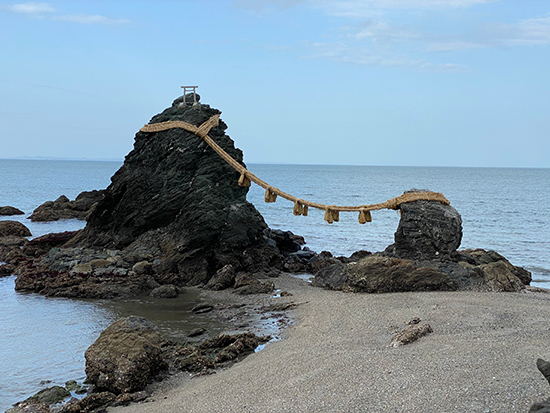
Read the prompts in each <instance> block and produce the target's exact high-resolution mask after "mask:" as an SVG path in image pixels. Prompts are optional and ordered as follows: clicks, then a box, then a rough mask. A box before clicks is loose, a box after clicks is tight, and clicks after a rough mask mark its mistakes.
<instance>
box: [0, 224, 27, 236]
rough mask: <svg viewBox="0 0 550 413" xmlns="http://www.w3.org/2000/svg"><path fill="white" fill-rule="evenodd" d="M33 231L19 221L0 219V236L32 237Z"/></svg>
mask: <svg viewBox="0 0 550 413" xmlns="http://www.w3.org/2000/svg"><path fill="white" fill-rule="evenodd" d="M31 235H32V234H31V231H30V230H29V229H28V228H27V227H26V226H25V225H23V224H22V223H21V222H19V221H0V237H9V236H16V237H30V236H31Z"/></svg>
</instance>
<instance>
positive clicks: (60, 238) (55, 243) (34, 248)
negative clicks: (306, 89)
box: [23, 231, 79, 257]
mask: <svg viewBox="0 0 550 413" xmlns="http://www.w3.org/2000/svg"><path fill="white" fill-rule="evenodd" d="M78 232H79V231H65V232H57V233H52V234H46V235H42V236H41V237H37V238H33V239H32V240H30V241H29V242H27V243H26V244H25V246H24V247H23V253H24V254H25V255H27V256H31V257H40V256H42V255H44V254H46V253H47V252H48V251H50V250H51V249H52V248H55V247H61V246H63V245H64V244H65V243H67V241H69V240H70V239H72V238H73V237H74V236H75V235H76V234H78Z"/></svg>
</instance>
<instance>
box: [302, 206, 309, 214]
mask: <svg viewBox="0 0 550 413" xmlns="http://www.w3.org/2000/svg"><path fill="white" fill-rule="evenodd" d="M307 210H308V207H307V205H304V206H303V208H302V215H303V216H304V217H307Z"/></svg>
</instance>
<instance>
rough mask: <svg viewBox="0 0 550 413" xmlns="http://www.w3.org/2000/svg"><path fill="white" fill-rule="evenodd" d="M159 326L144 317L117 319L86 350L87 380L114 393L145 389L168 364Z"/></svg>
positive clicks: (101, 388)
mask: <svg viewBox="0 0 550 413" xmlns="http://www.w3.org/2000/svg"><path fill="white" fill-rule="evenodd" d="M160 345H161V338H160V334H159V332H158V329H157V327H156V326H155V325H154V324H153V323H151V322H150V321H148V320H146V319H145V318H143V317H136V316H130V317H126V318H122V319H119V320H117V321H116V322H115V323H113V324H111V325H110V326H109V327H107V329H106V330H104V331H103V332H102V333H101V335H100V336H99V338H98V339H97V340H96V341H95V342H94V343H93V344H92V345H91V346H90V347H89V348H88V350H86V353H85V357H86V381H87V382H88V383H90V384H93V385H94V389H95V391H98V392H99V391H109V392H111V393H114V394H119V393H133V392H136V391H139V390H143V389H144V388H145V387H146V386H147V383H148V382H149V381H150V380H152V379H153V378H154V377H155V376H156V375H157V374H158V373H160V372H161V371H162V370H164V369H166V368H167V365H166V363H165V362H164V360H163V359H162V351H161V347H160Z"/></svg>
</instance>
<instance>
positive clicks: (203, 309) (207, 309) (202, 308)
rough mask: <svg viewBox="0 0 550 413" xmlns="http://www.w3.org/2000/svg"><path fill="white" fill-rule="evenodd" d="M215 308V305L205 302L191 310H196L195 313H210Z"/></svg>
mask: <svg viewBox="0 0 550 413" xmlns="http://www.w3.org/2000/svg"><path fill="white" fill-rule="evenodd" d="M213 309H214V306H212V305H210V304H205V303H203V304H197V305H196V306H194V307H193V308H192V309H191V311H192V312H194V313H195V314H203V313H208V312H210V311H212V310H213Z"/></svg>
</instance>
